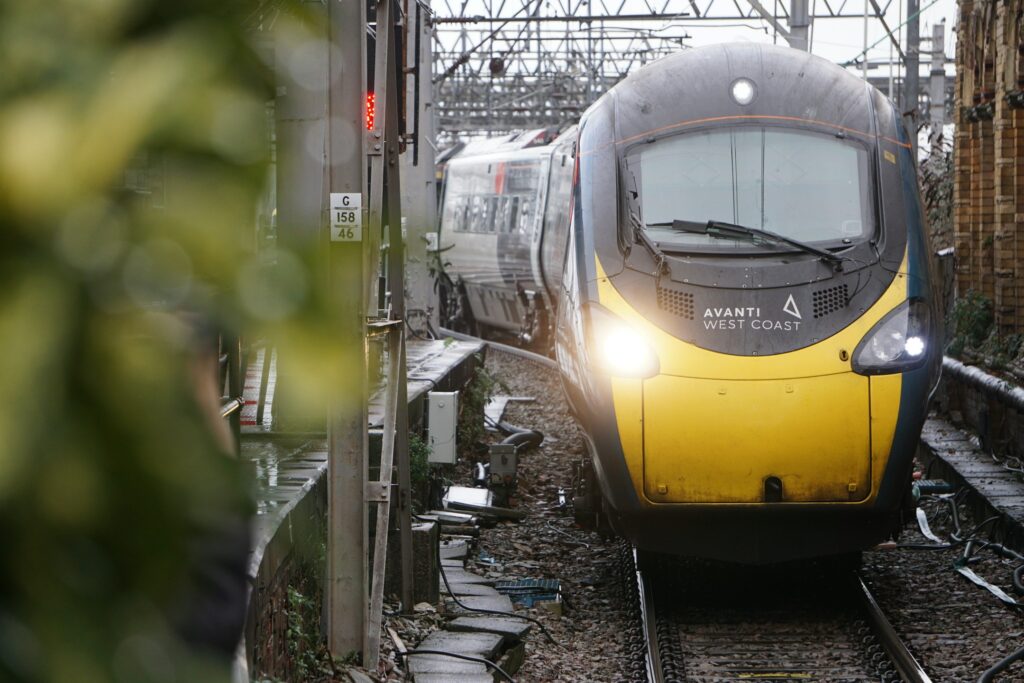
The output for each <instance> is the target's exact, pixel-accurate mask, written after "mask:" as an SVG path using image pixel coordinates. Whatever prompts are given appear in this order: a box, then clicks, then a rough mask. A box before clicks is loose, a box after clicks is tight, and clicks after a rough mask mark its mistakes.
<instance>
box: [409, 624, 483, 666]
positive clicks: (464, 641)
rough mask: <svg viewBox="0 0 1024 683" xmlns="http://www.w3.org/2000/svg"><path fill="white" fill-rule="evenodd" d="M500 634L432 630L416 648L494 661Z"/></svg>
mask: <svg viewBox="0 0 1024 683" xmlns="http://www.w3.org/2000/svg"><path fill="white" fill-rule="evenodd" d="M502 640H503V638H502V636H500V635H498V634H497V633H486V632H479V631H462V632H455V631H434V632H433V633H431V634H430V635H429V636H427V637H426V638H424V639H423V642H422V643H420V644H419V645H417V646H416V649H418V650H444V651H445V652H455V653H456V654H460V655H470V656H473V657H483V658H484V659H489V660H491V661H494V658H495V657H496V656H497V655H498V653H499V652H500V651H501V643H502Z"/></svg>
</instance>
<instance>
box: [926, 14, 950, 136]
mask: <svg viewBox="0 0 1024 683" xmlns="http://www.w3.org/2000/svg"><path fill="white" fill-rule="evenodd" d="M945 39H946V24H945V22H939V23H938V24H935V25H934V26H932V55H931V57H932V59H931V71H930V82H929V87H928V95H929V100H930V105H929V110H928V117H929V119H930V120H931V126H932V135H931V141H930V142H931V147H932V150H933V151H934V150H935V149H937V148H939V147H940V146H941V143H940V140H941V139H942V126H943V124H945V123H946V42H945Z"/></svg>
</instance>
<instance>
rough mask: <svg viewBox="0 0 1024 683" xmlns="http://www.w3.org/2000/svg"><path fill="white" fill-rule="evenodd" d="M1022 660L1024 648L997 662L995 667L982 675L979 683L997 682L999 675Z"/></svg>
mask: <svg viewBox="0 0 1024 683" xmlns="http://www.w3.org/2000/svg"><path fill="white" fill-rule="evenodd" d="M1021 659H1024V647H1022V648H1020V649H1019V650H1017V651H1016V652H1014V653H1012V654H1010V655H1007V656H1006V657H1004V658H1002V659H1000V660H999V661H998V662H996V664H995V665H994V666H992V667H991V668H990V669H988V670H987V671H986V672H985V673H983V674H981V677H980V678H979V679H978V683H991V682H992V681H994V680H995V678H996V674H997V673H1000V672H1001V671H1003V670H1004V669H1007V668H1009V666H1010V665H1011V664H1013V663H1014V662H1016V661H1019V660H1021Z"/></svg>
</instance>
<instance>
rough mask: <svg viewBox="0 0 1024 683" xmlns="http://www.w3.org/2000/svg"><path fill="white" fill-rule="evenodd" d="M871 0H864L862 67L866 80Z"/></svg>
mask: <svg viewBox="0 0 1024 683" xmlns="http://www.w3.org/2000/svg"><path fill="white" fill-rule="evenodd" d="M869 4H870V0H864V62H863V66H862V67H861V73H862V74H863V76H864V80H865V81H867V80H868V15H869V12H870V7H869Z"/></svg>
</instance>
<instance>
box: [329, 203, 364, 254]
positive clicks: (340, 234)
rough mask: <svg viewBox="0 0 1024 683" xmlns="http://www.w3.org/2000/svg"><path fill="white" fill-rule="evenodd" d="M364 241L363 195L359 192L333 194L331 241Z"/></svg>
mask: <svg viewBox="0 0 1024 683" xmlns="http://www.w3.org/2000/svg"><path fill="white" fill-rule="evenodd" d="M362 240H363V195H362V194H360V193H358V192H332V193H331V241H332V242H361V241H362Z"/></svg>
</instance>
